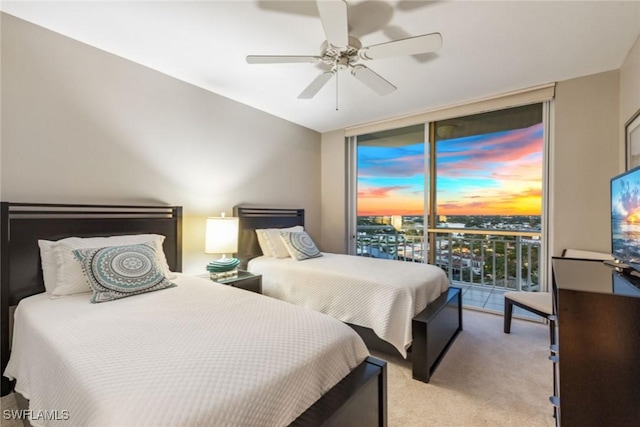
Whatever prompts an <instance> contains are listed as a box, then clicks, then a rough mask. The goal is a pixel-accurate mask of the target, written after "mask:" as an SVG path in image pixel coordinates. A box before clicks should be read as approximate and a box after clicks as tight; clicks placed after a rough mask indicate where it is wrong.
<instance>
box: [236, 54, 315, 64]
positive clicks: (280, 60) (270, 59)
mask: <svg viewBox="0 0 640 427" xmlns="http://www.w3.org/2000/svg"><path fill="white" fill-rule="evenodd" d="M321 59H322V58H320V57H319V56H310V55H309V56H302V55H300V56H298V55H248V56H247V62H248V63H249V64H295V63H300V62H319V61H320V60H321Z"/></svg>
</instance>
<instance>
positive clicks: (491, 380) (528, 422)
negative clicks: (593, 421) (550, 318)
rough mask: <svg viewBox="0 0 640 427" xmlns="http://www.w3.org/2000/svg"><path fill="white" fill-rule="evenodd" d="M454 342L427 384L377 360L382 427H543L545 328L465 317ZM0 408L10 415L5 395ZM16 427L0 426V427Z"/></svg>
mask: <svg viewBox="0 0 640 427" xmlns="http://www.w3.org/2000/svg"><path fill="white" fill-rule="evenodd" d="M463 322H464V331H463V332H462V333H461V334H460V335H459V336H458V338H457V340H456V342H455V343H454V344H453V346H452V347H451V349H450V350H449V352H448V353H447V355H446V357H445V358H444V360H443V361H442V363H441V364H440V366H439V367H438V369H437V370H436V372H435V374H434V375H433V377H432V378H431V382H430V383H429V384H425V383H422V382H419V381H415V380H413V379H412V378H411V363H410V362H407V361H406V360H403V359H401V358H390V357H389V356H387V355H384V354H381V353H374V356H376V357H379V358H381V359H385V360H387V361H388V362H389V363H388V365H387V366H388V393H389V396H388V397H389V399H388V408H389V426H390V427H421V426H425V427H426V426H434V427H458V426H460V427H476V426H477V427H482V426H491V427H496V426H500V427H507V426H513V427H551V426H553V425H554V419H553V409H552V407H551V404H550V403H549V400H548V397H549V396H550V395H551V394H552V393H553V382H552V381H553V378H552V365H551V362H550V361H549V360H548V356H549V350H548V348H549V335H548V333H549V329H548V327H547V326H545V325H542V324H538V323H533V322H527V321H524V320H516V319H514V320H513V325H512V328H511V334H509V335H507V334H504V333H503V332H502V317H501V316H496V315H493V314H487V313H481V312H477V311H471V310H465V312H464V320H463ZM1 403H2V409H3V410H4V409H15V408H16V403H15V399H14V397H13V395H8V396H5V397H3V398H2V400H1ZM0 418H1V417H0ZM18 426H20V427H21V423H15V422H12V421H7V420H4V419H3V420H2V427H18Z"/></svg>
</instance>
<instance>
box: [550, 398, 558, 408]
mask: <svg viewBox="0 0 640 427" xmlns="http://www.w3.org/2000/svg"><path fill="white" fill-rule="evenodd" d="M549 402H551V404H552V405H553V406H555V407H556V408H559V407H560V398H559V397H558V396H549Z"/></svg>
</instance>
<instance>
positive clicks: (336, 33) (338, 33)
mask: <svg viewBox="0 0 640 427" xmlns="http://www.w3.org/2000/svg"><path fill="white" fill-rule="evenodd" d="M318 12H320V20H322V27H323V28H324V34H325V35H326V36H327V41H328V42H329V44H331V45H333V46H335V47H345V46H348V45H349V24H348V23H347V2H346V1H344V0H318Z"/></svg>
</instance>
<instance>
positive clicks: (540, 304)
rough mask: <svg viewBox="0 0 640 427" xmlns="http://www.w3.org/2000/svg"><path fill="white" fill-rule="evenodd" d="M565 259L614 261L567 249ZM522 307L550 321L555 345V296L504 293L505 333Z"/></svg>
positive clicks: (605, 256) (605, 254) (509, 329)
mask: <svg viewBox="0 0 640 427" xmlns="http://www.w3.org/2000/svg"><path fill="white" fill-rule="evenodd" d="M562 256H563V257H564V258H579V259H596V260H602V261H605V260H612V259H613V257H612V256H611V255H610V254H607V253H602V252H593V251H583V250H580V249H565V250H564V251H563V252H562ZM514 305H515V306H517V307H520V308H522V309H524V310H527V311H529V312H531V313H534V314H537V315H538V316H542V317H544V318H545V319H547V320H548V321H549V337H550V340H551V344H554V343H555V341H556V340H555V335H556V316H555V313H554V309H553V296H552V293H551V292H524V291H510V292H505V293H504V333H505V334H508V333H510V332H511V316H512V314H513V306H514Z"/></svg>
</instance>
